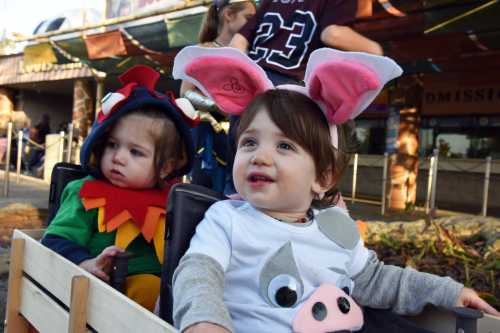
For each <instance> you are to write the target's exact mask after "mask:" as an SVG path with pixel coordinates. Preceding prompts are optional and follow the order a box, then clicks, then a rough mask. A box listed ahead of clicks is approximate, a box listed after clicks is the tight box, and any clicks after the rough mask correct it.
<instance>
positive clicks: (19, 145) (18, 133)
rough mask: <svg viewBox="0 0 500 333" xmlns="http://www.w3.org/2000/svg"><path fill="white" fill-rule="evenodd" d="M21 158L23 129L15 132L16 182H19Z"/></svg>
mask: <svg viewBox="0 0 500 333" xmlns="http://www.w3.org/2000/svg"><path fill="white" fill-rule="evenodd" d="M22 158H23V131H19V132H17V160H16V176H17V179H16V182H17V183H18V184H19V178H20V177H21V160H22Z"/></svg>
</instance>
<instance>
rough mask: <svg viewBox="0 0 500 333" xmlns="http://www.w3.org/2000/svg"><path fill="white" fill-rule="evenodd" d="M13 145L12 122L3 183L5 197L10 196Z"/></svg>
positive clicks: (8, 130)
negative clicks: (11, 147) (11, 151)
mask: <svg viewBox="0 0 500 333" xmlns="http://www.w3.org/2000/svg"><path fill="white" fill-rule="evenodd" d="M11 144H12V122H9V124H8V125H7V152H6V154H5V177H4V183H3V195H4V197H8V196H9V182H10V145H11Z"/></svg>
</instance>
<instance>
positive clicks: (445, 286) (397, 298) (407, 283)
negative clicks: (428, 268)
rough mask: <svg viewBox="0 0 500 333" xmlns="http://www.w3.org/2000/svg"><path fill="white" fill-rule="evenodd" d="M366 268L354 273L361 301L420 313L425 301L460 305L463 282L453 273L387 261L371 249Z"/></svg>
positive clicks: (403, 312) (405, 311)
mask: <svg viewBox="0 0 500 333" xmlns="http://www.w3.org/2000/svg"><path fill="white" fill-rule="evenodd" d="M370 252H371V254H370V257H369V259H368V261H367V262H366V264H365V266H364V268H363V269H362V270H361V271H360V272H359V273H358V274H356V275H355V276H354V277H353V280H354V290H353V293H352V296H353V298H354V299H355V300H356V301H357V302H358V303H359V304H361V305H364V306H370V307H374V308H385V309H388V308H392V310H393V311H394V312H396V313H398V314H410V315H411V314H417V313H419V312H421V311H422V309H423V307H424V306H425V305H426V304H434V305H436V306H442V307H444V308H447V309H450V308H452V307H454V306H456V305H458V300H459V295H460V293H461V291H462V289H463V285H462V284H461V283H458V282H456V281H454V280H453V279H451V278H450V277H440V276H437V275H433V274H428V273H424V272H418V271H416V270H414V269H412V268H410V267H406V268H401V267H397V266H392V265H384V263H383V262H381V261H379V260H378V258H377V256H376V254H375V253H374V252H373V251H370Z"/></svg>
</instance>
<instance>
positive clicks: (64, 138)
mask: <svg viewBox="0 0 500 333" xmlns="http://www.w3.org/2000/svg"><path fill="white" fill-rule="evenodd" d="M13 139H14V140H15V139H17V156H16V163H15V165H16V182H17V183H19V182H20V180H21V169H22V161H23V156H24V155H25V150H26V147H27V146H29V147H30V149H34V148H36V149H43V150H44V153H45V152H46V151H47V149H49V148H50V147H52V146H55V145H58V154H57V162H63V161H65V162H71V161H72V153H73V124H71V123H69V124H68V133H66V132H65V131H61V132H59V140H57V141H55V142H53V143H51V144H50V145H48V146H47V145H46V144H39V143H38V142H35V141H33V140H31V139H30V138H29V136H26V135H25V134H24V133H23V131H22V130H19V131H18V132H17V133H14V132H13V124H12V122H9V123H8V125H7V143H6V150H5V155H4V161H5V169H4V184H3V195H4V196H5V197H8V196H9V184H10V173H11V170H10V169H11V163H10V162H11V151H12V150H11V147H12V141H13ZM77 144H81V143H80V142H78V143H77ZM44 163H45V161H44ZM25 167H27V166H25ZM40 167H42V166H40Z"/></svg>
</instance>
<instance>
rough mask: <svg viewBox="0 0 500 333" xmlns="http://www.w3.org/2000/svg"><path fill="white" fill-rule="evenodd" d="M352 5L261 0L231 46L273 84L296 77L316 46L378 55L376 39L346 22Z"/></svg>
mask: <svg viewBox="0 0 500 333" xmlns="http://www.w3.org/2000/svg"><path fill="white" fill-rule="evenodd" d="M356 11H357V1H355V0H263V1H262V2H261V5H260V7H259V9H258V10H257V14H256V15H255V16H254V17H252V18H251V19H250V20H248V22H247V23H246V24H245V25H244V26H243V28H242V29H241V30H240V31H239V33H237V34H236V35H235V36H234V37H233V40H232V41H231V46H234V47H236V48H238V49H240V50H242V51H243V52H245V53H246V52H247V51H248V55H249V56H250V58H252V59H254V60H255V61H256V62H257V63H258V64H259V65H260V66H261V67H262V68H264V69H265V70H266V72H267V73H268V75H269V78H270V79H271V81H273V83H274V84H275V85H277V84H281V83H290V78H291V79H292V81H301V80H302V79H303V77H304V71H305V67H306V64H307V61H308V59H309V55H310V54H311V52H312V51H314V50H316V49H318V48H320V47H325V46H328V47H332V48H336V49H341V50H345V51H361V52H368V53H373V54H377V55H382V48H381V47H380V45H379V44H378V43H377V42H375V41H373V40H371V39H368V38H366V37H364V36H362V35H360V34H359V33H357V32H355V31H354V30H352V29H351V28H349V27H347V26H346V24H348V23H350V22H351V21H353V20H354V19H355V17H356Z"/></svg>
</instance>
